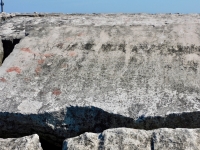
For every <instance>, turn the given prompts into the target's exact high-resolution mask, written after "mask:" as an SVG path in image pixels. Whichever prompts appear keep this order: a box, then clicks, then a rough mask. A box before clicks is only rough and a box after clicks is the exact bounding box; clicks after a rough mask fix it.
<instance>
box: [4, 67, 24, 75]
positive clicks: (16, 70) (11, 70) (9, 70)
mask: <svg viewBox="0 0 200 150" xmlns="http://www.w3.org/2000/svg"><path fill="white" fill-rule="evenodd" d="M13 71H14V72H16V73H18V74H20V73H21V69H20V68H19V67H10V68H9V69H7V70H6V72H13Z"/></svg>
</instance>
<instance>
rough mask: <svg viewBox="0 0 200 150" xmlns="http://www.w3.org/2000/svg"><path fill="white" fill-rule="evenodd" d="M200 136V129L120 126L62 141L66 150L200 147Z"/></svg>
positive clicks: (183, 149)
mask: <svg viewBox="0 0 200 150" xmlns="http://www.w3.org/2000/svg"><path fill="white" fill-rule="evenodd" d="M199 136H200V130H199V129H158V130H153V131H145V130H136V129H128V128H118V129H109V130H106V131H104V132H102V133H98V134H95V133H85V134H82V135H80V136H78V137H74V138H70V139H67V140H65V141H64V142H63V150H83V149H84V150H99V149H103V150H108V149H109V150H133V149H134V150H154V149H155V150H157V149H162V150H170V149H171V150H187V149H188V150H189V149H192V150H199V149H200V144H199V143H200V138H199Z"/></svg>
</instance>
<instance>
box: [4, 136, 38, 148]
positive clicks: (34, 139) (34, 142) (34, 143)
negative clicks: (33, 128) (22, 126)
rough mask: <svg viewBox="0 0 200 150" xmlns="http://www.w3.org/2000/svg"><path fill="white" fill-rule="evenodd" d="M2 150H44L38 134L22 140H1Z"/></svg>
mask: <svg viewBox="0 0 200 150" xmlns="http://www.w3.org/2000/svg"><path fill="white" fill-rule="evenodd" d="M0 149H1V150H15V149H16V150H17V149H19V150H42V147H41V144H40V141H39V136H38V135H37V134H34V135H31V136H25V137H22V138H9V139H0Z"/></svg>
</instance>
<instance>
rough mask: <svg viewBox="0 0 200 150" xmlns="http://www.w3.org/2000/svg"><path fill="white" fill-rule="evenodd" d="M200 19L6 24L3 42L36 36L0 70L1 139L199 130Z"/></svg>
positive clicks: (74, 18)
mask: <svg viewBox="0 0 200 150" xmlns="http://www.w3.org/2000/svg"><path fill="white" fill-rule="evenodd" d="M198 17H199V15H164V14H163V15H139V14H138V15H124V14H123V15H103V14H102V15H63V16H58V17H52V16H48V17H35V18H33V17H31V18H30V17H20V16H18V17H17V18H15V17H14V18H12V19H10V20H7V21H6V22H4V23H3V24H2V25H1V27H0V31H2V32H1V33H0V34H1V36H2V37H3V38H6V37H7V36H9V35H11V36H13V37H18V35H21V34H20V33H21V32H22V31H23V32H25V33H26V32H28V33H29V35H28V36H26V37H24V38H23V39H22V40H21V41H20V43H19V44H17V45H16V46H15V49H14V50H13V52H12V53H11V54H10V55H9V56H8V57H7V59H6V60H5V61H4V63H3V65H2V66H1V67H0V128H1V130H0V136H7V135H9V134H11V135H13V134H21V133H23V134H32V133H38V134H40V136H42V137H43V138H45V139H49V140H50V141H52V140H54V141H58V142H60V141H62V140H63V139H65V138H69V137H73V136H77V135H79V134H81V133H84V132H86V131H88V132H89V131H90V132H102V131H103V130H105V129H108V128H116V127H130V128H137V129H156V128H161V127H171V128H177V127H182V128H199V127H200V115H199V110H200V95H199V92H200V87H199V85H200V62H199V61H200V36H199V32H200V20H199V19H198ZM11 29H12V30H11ZM14 31H16V32H14ZM23 35H25V34H23ZM13 124H14V125H13ZM4 133H6V134H4Z"/></svg>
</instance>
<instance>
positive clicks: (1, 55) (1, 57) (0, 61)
mask: <svg viewBox="0 0 200 150" xmlns="http://www.w3.org/2000/svg"><path fill="white" fill-rule="evenodd" d="M3 54H4V52H3V44H2V42H1V37H0V66H1V64H2V60H3Z"/></svg>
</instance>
